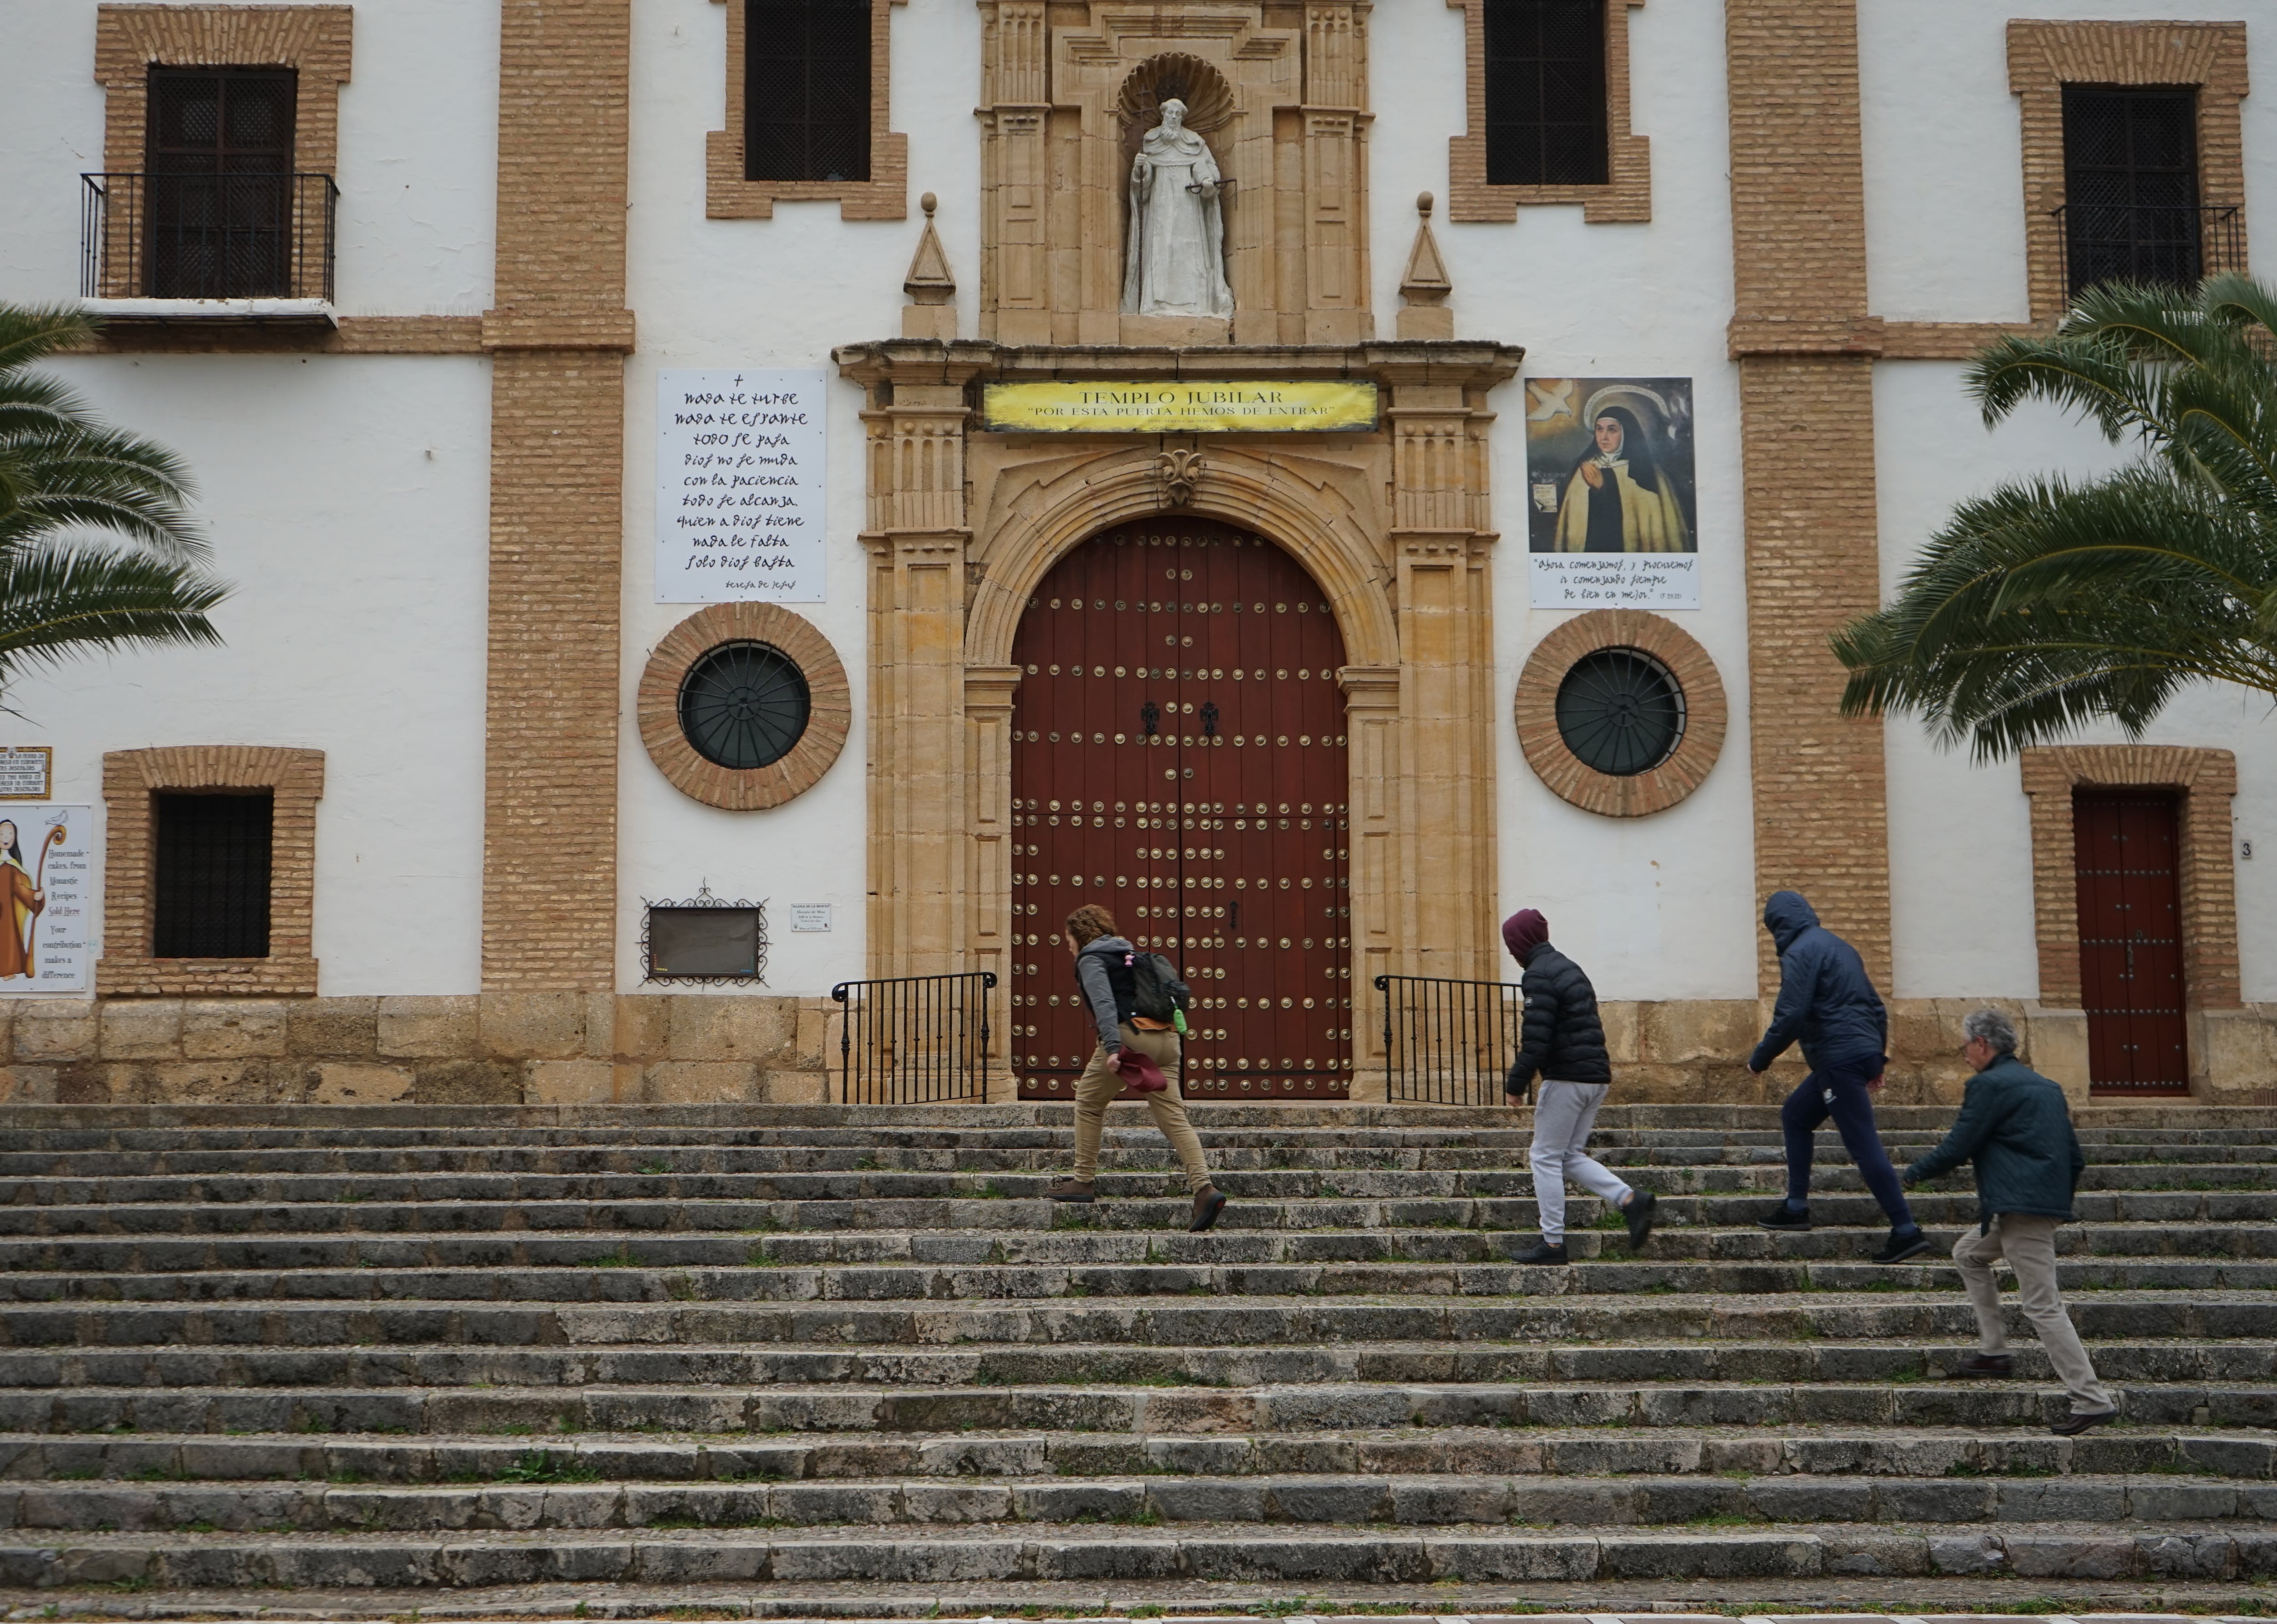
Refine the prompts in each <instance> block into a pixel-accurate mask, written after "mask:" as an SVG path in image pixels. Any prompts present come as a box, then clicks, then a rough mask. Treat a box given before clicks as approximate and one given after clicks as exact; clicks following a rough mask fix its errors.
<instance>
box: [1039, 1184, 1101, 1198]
mask: <svg viewBox="0 0 2277 1624" xmlns="http://www.w3.org/2000/svg"><path fill="white" fill-rule="evenodd" d="M1044 1194H1045V1195H1047V1196H1049V1197H1050V1198H1051V1199H1052V1200H1054V1201H1097V1200H1098V1199H1099V1186H1098V1185H1097V1184H1096V1183H1092V1184H1078V1183H1077V1182H1076V1181H1075V1180H1073V1179H1068V1180H1062V1182H1060V1183H1058V1184H1055V1185H1054V1186H1052V1188H1049V1189H1047V1190H1046V1191H1045V1192H1044Z"/></svg>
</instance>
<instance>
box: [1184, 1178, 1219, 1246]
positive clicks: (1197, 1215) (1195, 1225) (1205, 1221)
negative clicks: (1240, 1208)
mask: <svg viewBox="0 0 2277 1624" xmlns="http://www.w3.org/2000/svg"><path fill="white" fill-rule="evenodd" d="M1224 1210H1225V1192H1224V1191H1223V1190H1221V1189H1219V1188H1217V1187H1216V1186H1215V1185H1214V1184H1205V1185H1203V1186H1202V1187H1201V1188H1199V1189H1198V1190H1196V1191H1195V1192H1194V1216H1193V1218H1192V1221H1191V1222H1189V1223H1188V1224H1187V1225H1186V1233H1189V1234H1195V1235H1198V1234H1200V1233H1202V1232H1203V1231H1204V1230H1206V1229H1207V1228H1208V1227H1209V1226H1211V1225H1213V1224H1215V1223H1216V1222H1217V1215H1218V1214H1219V1213H1221V1212H1222V1211H1224Z"/></svg>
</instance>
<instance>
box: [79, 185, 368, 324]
mask: <svg viewBox="0 0 2277 1624" xmlns="http://www.w3.org/2000/svg"><path fill="white" fill-rule="evenodd" d="M80 181H81V183H82V190H81V192H80V294H81V296H82V297H84V298H88V299H322V300H330V299H331V297H332V241H333V236H334V231H335V228H336V227H337V226H338V224H339V201H340V193H339V187H338V186H334V185H333V184H332V178H331V176H330V175H318V174H286V173H282V172H277V173H270V174H230V175H217V174H202V175H200V174H176V173H164V172H154V173H133V174H121V173H116V172H113V173H108V174H93V175H82V176H80Z"/></svg>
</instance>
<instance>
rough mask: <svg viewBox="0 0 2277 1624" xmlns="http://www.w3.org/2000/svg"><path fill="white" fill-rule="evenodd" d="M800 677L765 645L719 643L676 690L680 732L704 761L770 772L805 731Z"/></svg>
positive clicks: (805, 706)
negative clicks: (758, 768) (678, 689)
mask: <svg viewBox="0 0 2277 1624" xmlns="http://www.w3.org/2000/svg"><path fill="white" fill-rule="evenodd" d="M809 710H810V701H809V698H808V694H807V688H806V673H805V672H803V671H801V670H799V668H798V664H797V662H796V661H795V660H793V659H792V658H791V657H790V656H788V655H787V654H785V653H784V652H783V651H782V650H781V649H777V648H775V647H773V645H772V644H769V643H761V642H732V643H721V644H720V646H719V647H718V648H716V649H711V650H709V651H708V652H706V653H705V654H704V656H703V657H702V658H701V659H699V660H697V662H696V664H694V665H692V666H690V667H689V672H688V675H687V677H686V678H685V679H682V682H681V685H680V731H681V732H682V734H683V735H685V736H686V738H687V740H688V742H689V744H690V745H692V746H694V747H695V749H696V753H697V755H701V756H702V757H703V758H704V760H705V761H707V762H711V763H713V764H715V765H717V766H720V767H727V768H731V769H733V770H736V771H739V772H742V771H749V770H750V769H752V768H754V767H770V766H773V764H774V763H777V762H779V761H781V759H782V758H783V757H784V756H786V755H789V754H790V752H791V747H792V746H794V745H796V744H797V743H798V741H799V739H800V737H801V736H802V735H803V734H804V733H805V732H806V722H807V716H808V713H809Z"/></svg>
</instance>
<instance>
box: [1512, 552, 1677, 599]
mask: <svg viewBox="0 0 2277 1624" xmlns="http://www.w3.org/2000/svg"><path fill="white" fill-rule="evenodd" d="M1527 562H1528V563H1530V564H1532V565H1534V608H1536V609H1697V608H1699V607H1700V555H1699V554H1698V553H1696V552H1537V553H1529V554H1528V555H1527Z"/></svg>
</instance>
